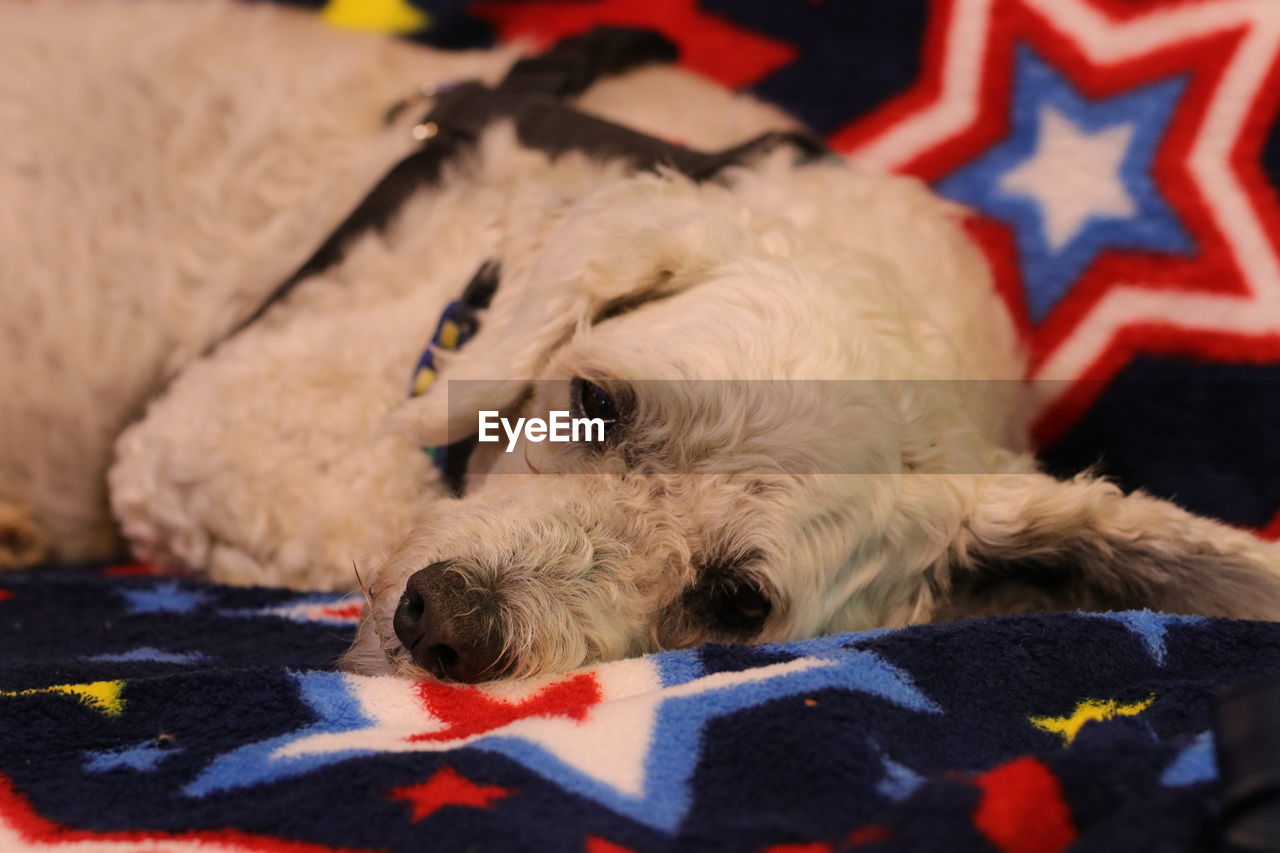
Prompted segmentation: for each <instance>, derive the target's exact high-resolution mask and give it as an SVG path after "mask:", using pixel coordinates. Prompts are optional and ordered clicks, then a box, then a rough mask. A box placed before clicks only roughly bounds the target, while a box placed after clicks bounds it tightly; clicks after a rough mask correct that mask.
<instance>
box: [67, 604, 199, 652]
mask: <svg viewBox="0 0 1280 853" xmlns="http://www.w3.org/2000/svg"><path fill="white" fill-rule="evenodd" d="M134 612H138V611H134ZM206 659H207V658H205V656H204V655H203V654H201V653H200V652H166V651H164V650H163V649H155V648H152V647H151V646H139V647H138V648H136V649H130V650H129V651H127V652H114V653H110V654H101V655H93V656H92V657H87V658H85V660H87V661H93V662H94V663H99V662H101V663H136V662H146V663H200V662H202V661H204V660H206Z"/></svg>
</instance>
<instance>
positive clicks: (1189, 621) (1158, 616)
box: [1079, 610, 1205, 666]
mask: <svg viewBox="0 0 1280 853" xmlns="http://www.w3.org/2000/svg"><path fill="white" fill-rule="evenodd" d="M1079 615H1080V616H1087V617H1088V618H1090V619H1109V620H1111V621H1112V622H1119V623H1120V624H1121V625H1123V626H1125V627H1126V628H1128V629H1129V630H1130V631H1132V632H1133V633H1134V634H1135V635H1137V637H1138V639H1139V640H1141V641H1142V645H1143V646H1144V647H1145V648H1146V650H1147V654H1149V655H1151V659H1152V660H1153V661H1155V662H1156V665H1157V666H1164V659H1165V656H1166V655H1167V654H1168V653H1169V651H1168V649H1167V648H1165V642H1164V641H1165V636H1166V635H1167V634H1168V633H1169V626H1170V625H1202V624H1204V622H1205V618H1204V617H1203V616H1180V615H1178V614H1174V613H1153V612H1151V611H1150V610H1125V611H1121V612H1118V613H1081V614H1079Z"/></svg>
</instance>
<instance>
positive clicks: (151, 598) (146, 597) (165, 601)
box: [120, 581, 209, 613]
mask: <svg viewBox="0 0 1280 853" xmlns="http://www.w3.org/2000/svg"><path fill="white" fill-rule="evenodd" d="M120 594H121V595H123V596H124V598H125V604H126V605H127V606H128V608H129V612H130V613H190V612H191V611H192V610H195V609H196V608H197V607H199V606H200V605H201V604H202V603H204V601H205V600H207V599H208V598H209V596H208V595H207V594H206V593H203V592H198V591H196V590H191V589H183V588H182V587H181V586H179V585H178V582H177V581H161V582H160V583H157V584H155V585H154V586H152V587H151V588H150V589H121V590H120Z"/></svg>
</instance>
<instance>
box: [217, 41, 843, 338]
mask: <svg viewBox="0 0 1280 853" xmlns="http://www.w3.org/2000/svg"><path fill="white" fill-rule="evenodd" d="M676 55H677V49H676V46H675V45H674V44H672V43H671V42H670V41H668V40H667V39H666V38H664V37H663V36H662V35H661V34H659V33H656V32H652V31H648V30H634V29H623V28H613V27H601V28H597V29H595V30H592V31H591V32H589V33H586V34H585V35H581V36H573V37H570V38H567V39H563V40H561V41H560V42H558V43H557V44H556V45H555V46H554V47H552V48H551V50H549V51H547V52H546V53H543V54H540V55H539V56H535V57H530V58H527V59H522V60H520V61H518V62H516V64H515V65H514V66H512V68H511V70H510V71H509V72H508V73H507V75H506V77H504V78H503V80H502V82H501V83H499V84H498V86H497V87H496V88H490V87H488V86H485V85H484V84H482V83H477V82H474V81H469V82H465V83H460V84H458V85H456V86H453V87H451V88H448V89H446V90H444V91H442V92H439V93H438V94H436V95H435V96H434V97H435V104H434V105H433V107H432V109H431V110H430V112H428V113H427V115H426V116H424V117H423V118H422V119H421V121H420V122H419V123H418V126H419V127H430V128H431V129H432V131H433V133H432V135H431V136H430V137H429V138H428V139H426V140H425V142H424V144H423V146H422V147H421V148H419V149H418V150H417V151H414V152H413V153H411V154H409V155H408V156H407V157H405V158H404V159H403V160H401V161H400V162H399V163H397V164H396V165H395V166H394V167H392V169H391V171H389V172H388V173H387V174H386V175H385V176H384V177H383V178H382V180H380V181H379V182H378V183H377V184H376V185H375V186H374V188H373V189H372V190H371V191H370V192H369V194H368V195H367V196H365V198H364V199H363V200H362V201H361V202H360V204H359V205H357V206H356V208H355V210H353V211H352V212H351V213H350V214H349V215H348V216H347V217H346V219H344V220H343V221H342V222H341V223H340V224H339V225H338V227H337V228H335V229H334V230H333V232H332V233H330V235H329V236H328V237H327V238H326V239H325V241H324V242H323V243H321V244H320V247H319V248H318V249H316V250H315V252H313V253H312V255H311V257H309V258H308V259H307V260H306V261H305V262H304V263H303V264H302V266H300V267H298V269H297V270H296V271H295V272H294V273H293V274H292V275H290V276H289V277H288V278H286V279H285V280H284V281H282V282H281V283H280V284H278V285H277V286H276V287H275V288H274V289H273V290H272V291H271V292H270V293H269V294H267V296H266V297H265V298H264V299H263V300H262V302H261V303H259V304H258V306H257V307H256V308H255V309H254V310H253V312H252V313H250V314H249V316H247V317H245V318H244V320H242V321H241V322H240V323H238V324H237V325H236V326H235V327H233V328H232V329H231V331H230V332H228V333H227V334H226V335H225V336H223V337H222V339H221V340H219V341H215V342H214V343H213V344H211V345H210V346H209V347H208V349H206V350H205V354H206V355H207V354H208V353H209V352H212V351H213V350H214V349H215V348H216V347H217V346H218V345H220V344H221V343H222V342H224V341H226V340H227V339H229V338H231V337H233V336H235V335H236V334H238V333H240V332H241V331H243V330H244V329H245V328H246V327H248V326H250V325H252V324H253V323H255V322H256V321H257V320H259V319H260V318H261V317H262V316H263V315H264V314H265V313H266V312H267V311H269V310H270V309H271V308H272V307H273V306H274V305H275V304H276V303H278V302H280V301H281V300H283V299H284V298H285V297H286V296H288V295H289V294H290V293H291V292H292V291H293V289H294V288H295V287H297V286H298V284H299V283H301V282H302V281H303V280H304V279H307V278H310V277H311V276H314V275H316V274H317V273H320V272H323V271H324V270H325V269H327V268H329V267H330V266H332V265H334V264H335V263H337V262H338V261H339V260H341V259H342V255H343V253H344V251H345V250H346V248H347V246H349V245H350V244H351V242H352V241H353V240H354V239H355V238H357V237H358V236H360V235H361V234H363V233H364V232H366V231H368V230H369V229H379V230H381V229H383V228H385V227H386V225H387V223H388V222H389V221H390V220H391V218H392V217H393V216H394V215H395V213H396V212H397V211H398V210H399V209H400V208H401V207H402V206H403V205H404V203H405V202H406V201H407V200H408V199H409V197H410V196H412V195H413V194H414V193H415V192H416V191H418V190H419V189H421V188H422V187H424V186H431V185H434V184H437V183H439V181H440V177H441V175H442V173H443V171H444V167H445V165H446V164H447V163H449V162H450V161H451V160H453V159H454V158H455V157H457V156H458V155H459V154H461V153H462V152H463V151H465V150H467V149H468V148H470V147H471V146H473V145H474V144H475V142H476V141H477V140H478V139H479V138H480V135H481V134H482V133H483V132H484V130H485V128H487V127H488V126H489V125H491V124H492V123H493V122H494V121H496V120H499V119H508V120H511V121H512V122H513V123H514V124H515V129H516V136H517V138H518V139H519V141H520V143H521V144H522V145H524V146H526V147H529V148H533V149H537V150H540V151H544V152H546V153H547V154H549V155H551V156H552V157H557V156H560V155H562V154H565V153H567V152H570V151H580V152H583V153H585V154H589V155H591V156H594V157H600V158H604V159H619V160H625V161H627V162H629V163H631V165H632V166H633V167H634V168H636V169H638V170H654V169H658V168H663V167H665V168H670V169H674V170H676V171H678V172H681V173H682V174H684V175H687V176H688V177H690V178H691V179H693V180H696V181H705V180H709V179H711V178H713V177H715V176H716V175H717V174H718V173H719V172H721V171H722V170H724V169H725V168H727V167H729V166H733V165H737V164H740V163H743V162H745V161H746V160H748V159H750V158H751V157H754V156H756V155H758V154H761V153H763V152H766V151H769V150H772V149H774V148H777V147H779V146H781V145H791V146H793V147H795V148H796V149H797V151H798V152H799V155H800V157H801V158H802V159H805V160H812V159H818V158H820V157H824V156H829V155H830V151H829V150H828V149H827V147H826V146H825V145H824V144H823V143H822V141H821V140H820V139H818V138H817V137H815V136H813V135H811V134H808V133H804V132H801V131H777V132H773V133H766V134H763V135H761V136H758V137H756V138H755V139H751V140H749V141H747V142H744V143H742V144H741V145H736V146H734V147H732V148H728V149H726V150H724V151H719V152H714V153H707V152H702V151H694V150H692V149H689V148H685V147H682V146H679V145H675V144H672V143H670V142H664V141H663V140H660V139H656V138H654V137H652V136H647V135H645V134H643V133H638V132H636V131H634V130H631V129H629V128H626V127H622V126H620V125H617V124H614V123H612V122H609V121H606V120H604V119H602V118H599V117H597V116H593V115H589V114H587V113H584V112H580V111H578V110H575V109H573V108H572V107H569V106H567V105H566V104H564V103H562V102H561V100H560V99H563V98H566V97H571V96H574V95H578V94H581V93H582V92H583V91H585V90H586V89H587V88H588V87H589V86H591V84H592V83H595V82H596V81H597V80H599V79H601V78H602V77H605V76H608V75H612V74H619V73H621V72H624V71H628V70H631V69H633V68H637V67H639V66H642V65H646V64H651V63H655V62H670V61H672V60H674V59H675V58H676ZM402 106H404V105H403V104H401V105H399V106H398V107H396V108H393V110H392V111H391V113H389V118H390V117H392V116H394V115H395V114H396V113H397V112H398V111H399V108H400V107H402Z"/></svg>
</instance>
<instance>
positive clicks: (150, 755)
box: [84, 740, 182, 773]
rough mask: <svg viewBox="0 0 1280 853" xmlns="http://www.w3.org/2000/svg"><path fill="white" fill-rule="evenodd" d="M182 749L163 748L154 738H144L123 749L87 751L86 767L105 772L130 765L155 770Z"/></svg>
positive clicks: (87, 770)
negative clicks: (140, 741)
mask: <svg viewBox="0 0 1280 853" xmlns="http://www.w3.org/2000/svg"><path fill="white" fill-rule="evenodd" d="M181 751H182V750H180V749H163V748H161V747H159V746H157V745H156V742H155V741H154V740H144V741H143V742H142V743H139V744H135V745H134V746H130V747H125V748H123V749H108V750H102V751H90V752H86V753H85V754H84V757H85V759H86V761H85V764H84V769H85V771H86V772H89V773H105V772H106V771H108V770H116V769H118V768H121V767H128V768H131V769H133V770H138V771H141V772H148V771H151V770H154V769H155V767H156V765H157V764H159V763H160V762H161V761H163V760H165V759H166V758H168V757H169V756H171V755H177V754H178V753H179V752H181Z"/></svg>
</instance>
